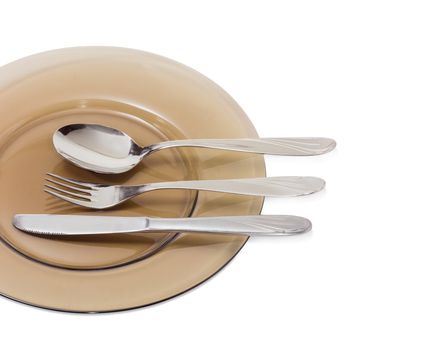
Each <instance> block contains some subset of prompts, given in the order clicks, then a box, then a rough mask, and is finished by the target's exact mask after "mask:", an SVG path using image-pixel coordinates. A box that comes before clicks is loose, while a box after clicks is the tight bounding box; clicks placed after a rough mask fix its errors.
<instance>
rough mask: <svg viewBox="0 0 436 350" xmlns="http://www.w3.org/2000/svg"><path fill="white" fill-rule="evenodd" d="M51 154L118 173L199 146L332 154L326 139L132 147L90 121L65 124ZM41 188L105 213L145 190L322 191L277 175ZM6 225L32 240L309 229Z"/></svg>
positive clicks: (51, 178) (34, 217) (152, 221)
mask: <svg viewBox="0 0 436 350" xmlns="http://www.w3.org/2000/svg"><path fill="white" fill-rule="evenodd" d="M53 144H54V146H55V149H56V150H57V152H58V153H59V154H60V155H62V156H63V157H64V158H65V159H67V160H69V161H70V162H72V163H74V164H75V165H77V166H79V167H81V168H84V169H88V170H91V171H94V172H97V173H106V174H118V173H123V172H126V171H128V170H131V169H132V168H134V167H135V166H136V165H137V164H138V163H139V162H140V161H141V160H142V159H143V158H144V157H146V156H148V155H150V154H152V153H153V152H156V151H159V150H162V149H166V148H173V147H202V148H211V149H222V150H228V151H239V152H251V153H260V154H275V155H283V156H312V155H319V154H323V153H326V152H329V151H331V150H332V149H334V148H335V146H336V143H335V141H334V140H332V139H328V138H269V139H195V140H176V141H166V142H162V143H159V144H153V145H150V146H147V147H141V146H139V145H138V144H137V143H136V142H135V141H134V140H133V139H132V138H130V137H129V136H128V135H127V134H125V133H123V132H122V131H119V130H116V129H113V128H110V127H106V126H103V125H94V124H72V125H67V126H64V127H62V128H60V129H58V130H57V131H56V132H55V133H54V135H53ZM47 175H48V177H47V178H46V181H47V183H46V185H45V189H44V190H45V191H46V192H48V193H49V194H50V195H52V196H55V197H57V198H59V199H62V200H65V201H67V202H70V203H72V204H76V205H79V206H82V207H87V208H92V209H106V208H111V207H113V206H116V205H118V204H120V203H122V202H124V201H126V200H129V199H131V198H133V197H135V196H138V195H140V194H143V193H145V192H149V191H155V190H165V189H185V190H201V191H214V192H225V193H233V194H240V195H255V196H278V197H284V196H290V197H294V196H303V195H308V194H311V193H314V192H317V191H320V190H322V189H323V188H324V185H325V182H324V180H322V179H320V178H317V177H311V176H282V177H269V178H268V177H267V178H249V179H226V180H189V181H171V182H158V183H148V184H140V185H107V184H101V183H91V182H85V181H81V180H77V179H71V178H68V177H63V176H60V175H57V174H51V173H49V174H47ZM13 225H14V226H15V227H16V228H18V229H20V230H22V231H25V232H29V233H32V234H36V235H94V234H110V233H137V232H150V233H151V232H162V231H163V232H194V233H195V232H197V233H213V234H244V235H256V236H257V235H269V236H270V235H292V234H297V233H303V232H306V231H308V230H310V229H311V227H312V225H311V223H310V221H309V220H308V219H306V218H303V217H298V216H290V215H262V216H260V215H253V216H222V217H189V218H149V217H116V216H88V215H85V216H84V215H46V214H19V215H15V217H14V219H13Z"/></svg>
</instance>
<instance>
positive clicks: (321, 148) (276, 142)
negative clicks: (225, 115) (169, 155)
mask: <svg viewBox="0 0 436 350" xmlns="http://www.w3.org/2000/svg"><path fill="white" fill-rule="evenodd" d="M170 147H202V148H213V149H222V150H228V151H239V152H249V153H260V154H270V155H281V156H313V155H320V154H324V153H327V152H330V151H331V150H333V149H334V148H335V147H336V142H335V141H334V140H332V139H329V138H323V137H294V138H291V137H288V138H262V139H194V140H176V141H166V142H162V143H159V144H156V145H152V146H150V148H149V149H148V150H149V151H151V152H152V151H157V150H159V149H164V148H170Z"/></svg>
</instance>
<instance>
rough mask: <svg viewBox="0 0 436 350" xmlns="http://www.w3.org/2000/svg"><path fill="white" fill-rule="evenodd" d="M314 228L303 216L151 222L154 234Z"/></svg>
mask: <svg viewBox="0 0 436 350" xmlns="http://www.w3.org/2000/svg"><path fill="white" fill-rule="evenodd" d="M311 228H312V224H311V222H310V221H309V220H308V219H306V218H303V217H299V216H291V215H253V216H225V217H200V218H198V217H196V218H180V219H159V218H152V219H150V220H149V230H150V231H176V232H177V231H180V232H200V233H201V232H204V233H217V234H222V233H230V234H246V235H250V236H262V235H293V234H298V233H304V232H307V231H309V230H310V229H311Z"/></svg>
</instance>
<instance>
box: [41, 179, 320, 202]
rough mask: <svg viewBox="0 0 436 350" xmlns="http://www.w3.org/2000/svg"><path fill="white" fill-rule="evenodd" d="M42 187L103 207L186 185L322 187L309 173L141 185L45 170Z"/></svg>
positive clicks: (261, 190)
mask: <svg viewBox="0 0 436 350" xmlns="http://www.w3.org/2000/svg"><path fill="white" fill-rule="evenodd" d="M47 175H48V176H49V177H48V178H47V179H46V180H47V181H48V182H49V184H46V185H45V187H46V188H45V191H46V192H47V193H49V194H51V195H53V196H55V197H57V198H60V199H63V200H65V201H67V202H70V203H73V204H77V205H80V206H82V207H87V208H94V209H105V208H111V207H114V206H116V205H118V204H120V203H122V202H124V201H126V200H128V199H130V198H133V197H135V196H138V195H140V194H142V193H145V192H150V191H155V190H165V189H186V190H202V191H214V192H227V193H235V194H242V195H255V196H275V197H285V196H290V197H294V196H303V195H308V194H311V193H314V192H318V191H320V190H322V189H323V188H324V185H325V182H324V180H322V179H320V178H317V177H311V176H282V177H267V178H251V179H231V180H194V181H173V182H156V183H149V184H143V185H135V186H126V185H105V184H98V183H90V182H84V181H79V180H75V179H70V178H66V177H63V176H59V175H56V174H50V173H49V174H47Z"/></svg>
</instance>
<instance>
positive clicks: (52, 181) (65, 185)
mask: <svg viewBox="0 0 436 350" xmlns="http://www.w3.org/2000/svg"><path fill="white" fill-rule="evenodd" d="M45 180H46V181H48V182H51V183H54V184H56V185H59V186H62V187H65V188H69V189H71V190H75V191H80V192H84V193H89V194H92V191H93V190H92V189H85V188H80V187H76V186H72V185H68V184H66V183H63V182H60V181H56V180H52V179H45Z"/></svg>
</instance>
